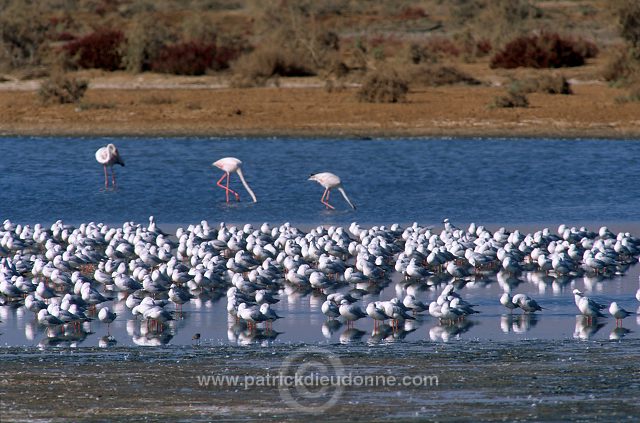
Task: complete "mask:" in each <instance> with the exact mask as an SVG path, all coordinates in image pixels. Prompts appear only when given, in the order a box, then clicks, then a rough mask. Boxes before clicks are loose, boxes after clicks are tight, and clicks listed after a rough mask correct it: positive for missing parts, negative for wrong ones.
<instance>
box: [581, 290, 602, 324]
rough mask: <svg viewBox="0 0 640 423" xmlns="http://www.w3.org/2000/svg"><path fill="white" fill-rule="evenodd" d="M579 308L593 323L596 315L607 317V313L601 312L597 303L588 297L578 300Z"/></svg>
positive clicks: (589, 322)
mask: <svg viewBox="0 0 640 423" xmlns="http://www.w3.org/2000/svg"><path fill="white" fill-rule="evenodd" d="M578 310H580V313H581V314H582V315H583V316H585V317H586V318H587V320H588V324H591V320H592V319H593V318H594V317H605V315H604V314H602V313H601V312H600V308H599V307H598V306H597V305H596V303H595V302H594V301H593V300H591V299H590V298H588V297H582V298H580V301H578Z"/></svg>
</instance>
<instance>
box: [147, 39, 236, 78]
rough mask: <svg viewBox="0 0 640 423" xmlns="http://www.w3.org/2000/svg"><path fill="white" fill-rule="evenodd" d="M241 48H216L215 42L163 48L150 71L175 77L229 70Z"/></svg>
mask: <svg viewBox="0 0 640 423" xmlns="http://www.w3.org/2000/svg"><path fill="white" fill-rule="evenodd" d="M241 52H242V48H241V47H235V46H224V47H217V46H216V43H215V42H203V41H189V42H183V43H177V44H173V45H170V46H166V47H164V48H163V49H162V50H161V51H160V53H158V56H157V57H156V58H155V60H153V62H152V63H151V70H153V71H156V72H162V73H171V74H175V75H202V74H204V73H205V72H206V71H207V70H208V69H212V70H222V69H227V68H229V63H230V62H231V61H233V60H235V59H236V58H238V56H240V54H241Z"/></svg>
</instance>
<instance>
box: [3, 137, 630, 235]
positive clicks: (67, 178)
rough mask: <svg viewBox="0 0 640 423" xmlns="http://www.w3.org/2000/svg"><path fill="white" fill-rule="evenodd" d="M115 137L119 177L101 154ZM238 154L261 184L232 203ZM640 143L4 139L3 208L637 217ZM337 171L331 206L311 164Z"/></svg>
mask: <svg viewBox="0 0 640 423" xmlns="http://www.w3.org/2000/svg"><path fill="white" fill-rule="evenodd" d="M108 142H114V143H116V144H117V146H118V148H119V150H120V153H121V155H122V157H123V158H124V160H125V162H126V166H125V167H124V168H121V167H120V166H117V169H116V172H117V178H118V185H119V189H118V190H117V191H115V192H113V191H108V192H105V191H104V189H103V171H102V169H101V167H100V165H99V164H98V163H97V162H96V161H95V158H94V153H95V151H96V150H97V148H99V147H100V146H102V145H105V144H106V143H108ZM225 156H235V157H238V158H240V159H241V160H243V162H244V171H245V176H246V178H247V180H248V182H249V184H250V185H251V186H252V187H253V189H254V191H255V192H256V195H257V197H258V201H259V202H258V203H257V204H253V203H251V202H250V201H247V199H248V198H249V197H248V195H247V194H246V192H245V191H244V190H243V188H242V187H241V186H240V183H239V181H238V179H237V177H236V176H234V177H233V179H232V186H236V187H238V189H239V192H240V194H241V197H242V201H241V202H240V203H237V204H233V205H226V204H225V202H224V193H223V191H222V190H221V189H219V188H217V187H215V182H216V181H217V180H218V178H219V177H220V176H221V173H220V172H219V171H218V170H217V169H215V168H213V167H212V166H211V163H212V162H213V161H215V160H217V159H218V158H221V157H225ZM639 158H640V142H638V141H636V140H616V141H611V140H554V139H371V140H362V139H358V140H355V139H353V140H348V139H345V140H333V139H297V138H288V139H281V138H267V139H260V138H250V139H239V138H101V137H95V138H54V137H47V138H37V137H33V138H28V137H18V138H12V137H3V138H0V181H1V183H2V190H0V217H2V218H3V219H4V218H10V219H12V220H14V221H16V222H19V223H33V222H41V223H47V222H53V221H55V220H57V219H63V220H65V221H66V222H68V223H80V222H88V221H96V222H108V223H121V222H125V221H130V220H133V221H136V222H144V221H146V219H147V217H148V216H149V215H155V216H156V217H157V219H158V221H159V222H161V223H165V224H166V223H177V224H185V223H197V222H199V221H200V220H202V219H207V220H209V221H230V222H231V221H232V222H243V223H246V222H253V223H261V222H264V221H268V222H271V223H282V222H286V221H289V222H292V223H295V224H318V223H342V224H344V223H350V222H352V221H358V222H359V223H361V224H369V225H371V224H376V225H380V224H390V223H393V222H400V223H411V222H413V221H418V222H421V223H439V222H441V221H442V219H443V218H444V217H448V218H450V219H452V220H453V221H455V222H470V221H476V222H482V223H483V224H491V223H493V224H499V225H503V224H510V223H522V222H527V223H531V222H541V223H551V222H553V223H560V222H562V223H567V224H578V223H580V222H606V223H609V224H611V223H613V222H625V221H638V220H639V218H638V216H637V210H638V209H640V184H638V183H637V181H638V176H637V169H638V167H639V166H640V159H639ZM322 171H330V172H333V173H336V174H337V175H339V176H341V177H342V179H343V183H344V186H345V189H346V191H347V193H348V194H349V195H350V196H351V197H352V199H353V201H354V202H355V204H356V205H357V206H358V209H357V210H356V211H352V210H350V209H349V208H348V206H347V204H346V203H345V202H344V200H343V199H342V198H341V197H340V195H339V194H337V193H336V194H334V195H333V196H332V202H333V203H334V204H335V205H336V206H337V211H335V212H327V211H325V210H323V208H322V207H321V204H320V202H319V200H320V196H321V195H322V188H321V187H320V186H319V185H317V184H316V183H315V182H311V181H307V177H308V175H309V174H310V173H316V172H322Z"/></svg>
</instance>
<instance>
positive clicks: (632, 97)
mask: <svg viewBox="0 0 640 423" xmlns="http://www.w3.org/2000/svg"><path fill="white" fill-rule="evenodd" d="M615 100H616V103H630V102H640V83H635V84H633V85H632V86H631V87H630V88H629V90H628V93H627V95H625V96H621V97H616V99H615Z"/></svg>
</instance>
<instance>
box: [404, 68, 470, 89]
mask: <svg viewBox="0 0 640 423" xmlns="http://www.w3.org/2000/svg"><path fill="white" fill-rule="evenodd" d="M409 74H410V80H411V82H415V83H417V84H420V85H426V86H431V87H437V86H441V85H454V84H462V85H479V84H480V81H478V80H477V79H475V78H474V77H472V76H471V75H469V74H467V73H465V72H462V71H461V70H459V69H458V68H456V67H454V66H441V65H422V66H418V67H416V68H415V69H414V70H411V71H410V72H409Z"/></svg>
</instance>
